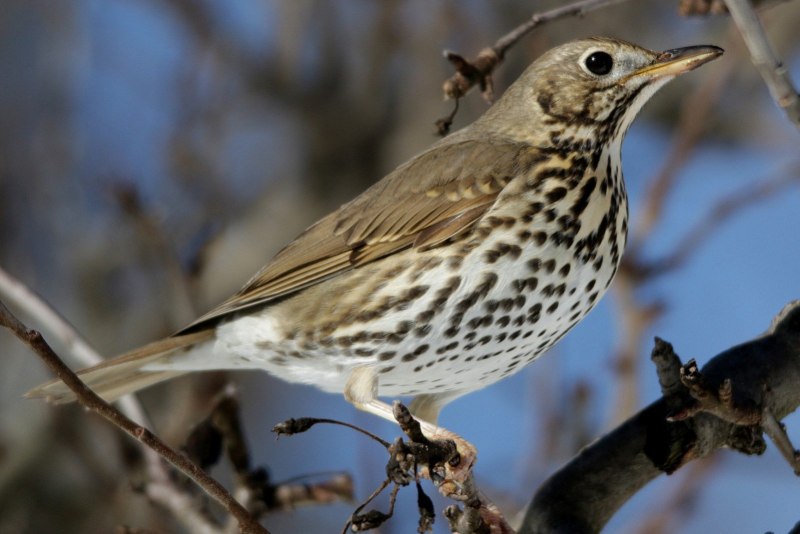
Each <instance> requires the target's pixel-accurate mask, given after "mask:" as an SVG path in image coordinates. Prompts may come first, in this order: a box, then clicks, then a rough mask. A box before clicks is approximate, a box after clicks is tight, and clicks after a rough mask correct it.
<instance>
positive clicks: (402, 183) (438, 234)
mask: <svg viewBox="0 0 800 534" xmlns="http://www.w3.org/2000/svg"><path fill="white" fill-rule="evenodd" d="M462 138H463V136H462ZM531 150H532V148H531V147H530V146H528V145H521V144H515V143H507V142H489V141H486V140H483V141H474V140H458V139H455V138H454V139H452V140H449V139H446V140H444V141H443V142H440V143H439V144H437V145H434V147H432V148H431V149H430V150H428V151H426V152H423V153H422V154H420V155H418V156H416V157H415V158H413V159H411V160H410V161H408V162H407V163H405V164H403V165H401V166H400V167H398V168H397V169H395V170H394V171H393V172H392V173H391V174H389V175H388V176H386V177H385V178H384V179H383V180H381V181H380V182H378V183H376V184H375V185H373V186H372V187H370V188H369V189H367V190H366V191H365V192H364V193H362V194H361V195H359V196H358V197H356V198H355V199H354V200H352V201H351V202H349V203H347V204H345V205H343V206H342V207H341V208H339V209H338V210H336V211H335V212H333V213H331V214H329V215H328V216H326V217H324V218H323V219H321V220H320V221H318V222H317V223H316V224H314V225H313V226H311V227H310V228H308V229H307V230H306V231H305V232H303V233H302V234H301V235H300V236H299V237H298V238H297V239H295V240H294V241H292V242H291V243H290V244H289V245H288V246H286V247H285V248H284V249H283V250H281V251H280V252H279V253H278V254H277V255H276V256H275V257H274V258H273V260H272V261H271V262H270V263H268V264H267V265H266V266H265V267H264V268H263V269H262V270H261V271H260V272H259V273H258V274H256V276H254V277H253V278H252V279H251V280H250V281H249V282H248V283H247V284H246V285H245V286H244V287H243V288H242V289H241V291H239V292H238V293H237V294H236V295H234V296H233V297H231V298H230V299H228V300H227V301H225V302H224V303H222V304H221V305H220V306H218V307H217V308H215V309H214V310H212V311H211V312H209V313H208V314H206V315H204V316H203V317H201V318H200V319H198V320H197V321H195V322H194V323H193V324H192V325H190V326H189V327H187V328H186V329H185V330H183V332H187V331H191V330H196V329H197V328H198V327H202V326H204V325H205V324H207V323H208V322H209V321H213V320H215V319H218V318H220V317H222V316H225V315H228V314H230V313H233V312H236V311H239V310H242V309H244V308H247V307H250V306H255V305H259V304H263V303H266V302H269V301H270V300H273V299H276V298H279V297H282V296H285V295H288V294H290V293H293V292H296V291H299V290H301V289H304V288H306V287H308V286H311V285H313V284H317V283H319V282H321V281H323V280H326V279H328V278H330V277H333V276H336V275H337V274H340V273H342V272H344V271H347V270H350V269H353V268H355V267H358V266H359V265H363V264H365V263H368V262H371V261H375V260H377V259H379V258H382V257H384V256H387V255H389V254H392V253H394V252H397V251H398V250H402V249H405V248H408V247H411V246H415V247H426V248H430V247H434V246H436V245H438V244H440V243H442V242H443V241H445V240H447V239H448V238H450V237H452V236H454V235H457V234H459V233H461V232H463V231H465V230H467V229H469V228H471V227H472V225H473V224H474V223H475V222H476V221H477V220H478V219H480V218H481V217H482V216H483V215H484V214H485V213H486V211H487V210H488V209H489V208H490V207H491V206H492V205H493V204H494V202H495V200H496V199H497V195H498V194H499V193H500V191H502V189H503V188H504V187H505V186H506V184H508V182H509V181H510V180H511V178H512V177H513V176H514V175H515V174H517V172H518V166H519V161H520V153H521V152H527V153H530V151H531ZM526 159H527V158H526Z"/></svg>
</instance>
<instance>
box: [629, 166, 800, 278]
mask: <svg viewBox="0 0 800 534" xmlns="http://www.w3.org/2000/svg"><path fill="white" fill-rule="evenodd" d="M792 186H800V163H795V164H794V165H792V166H789V167H783V168H781V170H780V171H779V172H778V173H777V175H776V176H775V177H774V178H772V179H767V180H762V181H761V182H759V183H757V184H753V185H750V186H747V187H744V188H742V189H741V190H739V191H736V192H734V193H733V194H731V195H730V196H728V197H726V198H723V199H721V200H719V201H718V202H717V204H716V205H714V206H713V207H712V208H711V210H710V211H709V212H708V213H707V214H706V216H705V217H704V218H703V219H701V220H700V221H699V222H698V223H697V224H696V225H695V226H694V228H693V229H691V230H689V231H688V232H687V233H686V235H684V237H683V239H681V240H680V242H679V243H678V244H677V246H676V247H675V249H674V250H673V251H672V252H671V253H669V254H667V255H666V256H665V257H663V258H661V259H658V260H655V261H652V262H646V263H644V264H642V265H638V266H634V269H636V270H637V271H638V272H637V273H636V276H638V277H642V276H645V277H651V276H658V275H661V274H664V273H665V272H668V271H673V270H675V269H677V268H679V267H681V266H682V265H683V264H684V263H686V260H687V259H688V258H689V257H690V256H691V255H692V254H693V253H694V252H695V251H697V250H698V249H699V248H700V245H702V244H703V242H705V240H706V239H708V238H709V237H710V236H711V235H712V234H713V233H714V232H715V231H716V230H717V229H719V227H720V226H721V225H722V224H724V223H725V222H727V221H728V220H729V219H730V218H731V217H732V216H733V215H736V214H737V213H739V212H740V211H741V210H742V209H743V208H746V207H748V206H752V205H753V204H755V203H757V202H761V201H763V200H766V199H768V198H771V197H774V196H776V195H777V194H779V193H781V192H783V191H785V190H786V189H788V188H789V187H792Z"/></svg>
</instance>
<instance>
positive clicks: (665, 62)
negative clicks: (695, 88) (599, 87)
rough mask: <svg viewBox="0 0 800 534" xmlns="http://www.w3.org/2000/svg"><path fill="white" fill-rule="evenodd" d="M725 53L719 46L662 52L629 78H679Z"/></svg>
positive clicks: (690, 47) (691, 47)
mask: <svg viewBox="0 0 800 534" xmlns="http://www.w3.org/2000/svg"><path fill="white" fill-rule="evenodd" d="M724 52H725V51H724V50H723V49H722V48H720V47H718V46H710V45H708V46H687V47H685V48H674V49H672V50H665V51H664V52H661V53H660V54H659V55H658V56H657V57H656V59H655V61H653V63H651V64H650V65H647V66H646V67H643V68H641V69H639V70H637V71H635V72H634V73H632V74H630V75H629V76H628V79H630V78H639V77H642V78H645V79H654V78H663V77H665V76H678V75H680V74H683V73H684V72H689V71H690V70H694V69H696V68H697V67H699V66H700V65H703V64H705V63H708V62H709V61H712V60H714V59H717V58H718V57H719V56H721V55H722V54H723V53H724Z"/></svg>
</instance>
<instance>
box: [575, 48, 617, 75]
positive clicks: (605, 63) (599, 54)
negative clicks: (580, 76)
mask: <svg viewBox="0 0 800 534" xmlns="http://www.w3.org/2000/svg"><path fill="white" fill-rule="evenodd" d="M583 64H584V66H585V67H586V70H588V71H589V72H591V73H592V74H594V75H596V76H604V75H606V74H608V73H609V72H611V69H612V68H613V67H614V59H613V58H612V57H611V54H609V53H608V52H603V51H602V50H597V51H595V52H592V53H591V54H589V55H588V56H586V59H584V60H583Z"/></svg>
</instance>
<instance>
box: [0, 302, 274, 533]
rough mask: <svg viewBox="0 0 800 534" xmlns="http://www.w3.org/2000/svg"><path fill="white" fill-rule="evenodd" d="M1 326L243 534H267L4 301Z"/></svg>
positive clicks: (217, 485) (87, 404)
mask: <svg viewBox="0 0 800 534" xmlns="http://www.w3.org/2000/svg"><path fill="white" fill-rule="evenodd" d="M0 325H2V326H4V327H5V328H8V329H9V330H11V331H12V332H13V333H14V335H16V336H17V337H18V338H19V339H20V340H21V341H23V342H24V343H26V344H27V345H28V346H29V347H30V348H31V349H32V350H33V351H34V352H35V353H36V354H37V355H38V356H39V357H40V358H41V359H42V361H43V362H44V363H45V364H46V365H47V367H48V368H50V370H51V371H52V372H53V373H54V374H55V375H56V376H57V377H58V378H59V379H60V380H62V381H63V382H64V384H66V385H67V387H69V388H70V390H72V392H73V393H75V395H76V397H77V400H78V402H79V403H80V404H81V405H82V406H84V407H85V408H87V409H88V410H90V411H92V412H95V413H96V414H98V415H100V416H101V417H103V418H104V419H106V420H107V421H109V422H110V423H112V424H113V425H114V426H116V427H118V428H120V429H121V430H123V431H125V432H126V433H127V434H128V435H129V436H131V437H133V438H134V439H136V440H137V441H139V442H140V443H142V444H143V445H144V446H146V447H147V448H149V449H151V450H153V451H155V452H156V453H158V455H159V456H160V457H161V458H163V459H165V460H166V461H168V462H169V463H170V464H172V465H173V466H174V467H176V468H177V469H178V470H179V471H181V472H182V473H183V474H185V475H186V476H187V477H189V478H190V479H192V480H193V481H194V482H195V483H196V484H197V485H198V486H200V487H201V488H203V490H204V491H205V492H206V493H207V494H208V495H210V496H211V497H213V498H214V499H215V500H216V501H217V502H219V503H220V504H221V505H222V506H223V507H224V508H225V510H227V511H228V512H229V513H230V514H231V515H232V516H234V517H236V519H237V520H238V522H239V530H240V531H241V532H243V533H247V534H251V533H253V534H264V533H267V532H268V531H267V530H266V529H265V528H264V527H262V526H261V525H260V524H258V522H257V521H255V520H254V519H253V518H252V517H251V516H250V514H249V513H248V512H247V510H246V509H245V508H244V507H242V505H240V504H239V503H238V502H237V501H236V500H235V499H234V498H233V497H232V496H231V495H230V493H228V491H227V490H226V489H225V488H224V487H223V486H222V485H221V484H220V483H219V482H217V481H216V480H215V479H213V478H212V477H210V476H209V475H208V474H206V473H205V472H204V471H203V470H202V469H200V468H199V467H198V466H197V465H196V464H194V463H193V462H192V461H191V460H190V459H189V458H188V457H187V456H186V455H184V454H181V453H179V452H177V451H175V450H173V449H172V448H170V447H169V446H168V445H167V444H166V443H164V442H163V441H162V440H161V439H160V438H159V437H158V436H156V435H155V434H153V433H152V432H150V431H149V430H148V429H147V428H145V427H143V426H141V425H138V424H136V423H135V422H134V421H132V420H131V419H129V418H128V417H126V416H125V415H124V414H122V412H120V411H119V410H117V409H116V408H114V407H113V406H111V405H110V404H109V403H107V402H106V401H104V400H103V399H101V398H100V397H99V396H98V395H97V394H96V393H95V392H93V391H92V390H91V389H89V387H88V386H86V384H84V383H83V382H82V381H81V379H80V378H78V375H76V374H75V373H74V372H73V371H72V370H71V369H70V368H69V367H67V365H66V364H64V362H63V361H61V359H60V358H59V357H58V355H57V354H56V353H55V352H54V351H53V349H52V348H50V345H48V344H47V342H46V341H45V340H44V338H43V337H42V334H41V333H39V332H37V331H36V330H31V329H29V328H28V327H27V326H25V325H24V324H23V323H22V322H20V321H19V319H17V318H16V317H15V316H14V315H13V314H12V313H11V312H10V311H9V310H8V308H6V306H5V304H3V303H2V302H1V301H0Z"/></svg>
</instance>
